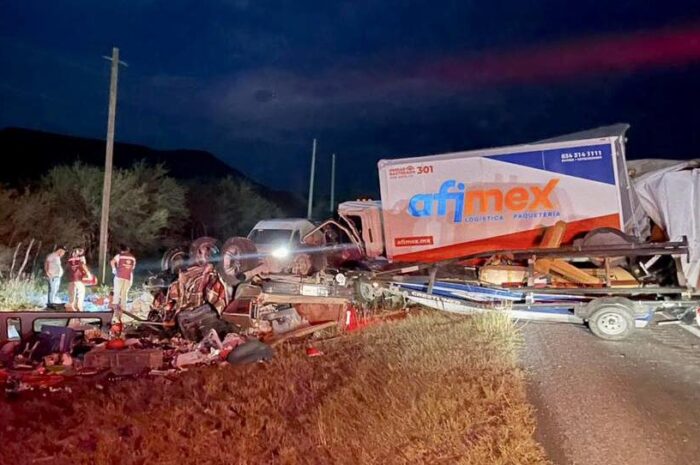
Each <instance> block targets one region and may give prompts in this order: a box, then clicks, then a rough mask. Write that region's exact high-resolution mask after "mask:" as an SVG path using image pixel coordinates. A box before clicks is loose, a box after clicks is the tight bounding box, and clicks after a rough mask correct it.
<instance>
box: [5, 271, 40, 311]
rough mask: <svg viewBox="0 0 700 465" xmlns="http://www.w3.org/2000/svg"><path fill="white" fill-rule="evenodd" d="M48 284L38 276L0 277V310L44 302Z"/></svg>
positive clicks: (37, 304) (9, 309) (27, 306)
mask: <svg viewBox="0 0 700 465" xmlns="http://www.w3.org/2000/svg"><path fill="white" fill-rule="evenodd" d="M47 293H48V284H46V282H45V280H42V279H39V278H34V277H30V278H23V279H19V278H13V279H6V278H0V311H11V310H22V309H32V308H37V306H43V305H44V304H46V296H47Z"/></svg>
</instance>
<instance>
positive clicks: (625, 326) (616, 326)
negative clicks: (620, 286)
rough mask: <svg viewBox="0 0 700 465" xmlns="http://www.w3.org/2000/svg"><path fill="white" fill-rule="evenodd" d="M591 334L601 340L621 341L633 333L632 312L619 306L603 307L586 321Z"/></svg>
mask: <svg viewBox="0 0 700 465" xmlns="http://www.w3.org/2000/svg"><path fill="white" fill-rule="evenodd" d="M588 327H589V328H590V329H591V332H592V333H593V334H595V335H596V336H598V337H599V338H601V339H605V340H608V341H621V340H623V339H626V338H627V337H628V336H629V335H630V334H632V331H634V327H635V323H634V317H633V316H632V312H630V311H629V310H628V309H627V308H625V307H623V306H621V305H614V304H613V305H604V306H601V307H600V308H599V309H597V310H596V311H594V312H593V314H592V315H591V317H590V318H589V319H588Z"/></svg>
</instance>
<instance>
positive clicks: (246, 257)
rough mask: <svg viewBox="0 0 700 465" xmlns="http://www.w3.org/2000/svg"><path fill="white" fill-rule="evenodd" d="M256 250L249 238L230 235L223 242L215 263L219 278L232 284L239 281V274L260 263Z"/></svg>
mask: <svg viewBox="0 0 700 465" xmlns="http://www.w3.org/2000/svg"><path fill="white" fill-rule="evenodd" d="M257 253H258V250H257V248H256V247H255V244H254V243H253V241H251V240H250V239H246V238H245V237H232V238H230V239H229V240H227V241H226V242H225V243H224V246H223V247H222V249H221V257H220V260H219V262H218V263H217V265H216V268H217V270H218V271H219V274H220V275H221V278H222V279H223V280H224V281H225V282H226V283H227V284H230V285H232V286H235V285H236V284H238V283H240V282H241V280H240V276H239V275H240V274H241V273H245V272H246V271H250V270H252V269H253V268H255V267H256V266H258V264H259V263H260V260H259V259H258V255H257Z"/></svg>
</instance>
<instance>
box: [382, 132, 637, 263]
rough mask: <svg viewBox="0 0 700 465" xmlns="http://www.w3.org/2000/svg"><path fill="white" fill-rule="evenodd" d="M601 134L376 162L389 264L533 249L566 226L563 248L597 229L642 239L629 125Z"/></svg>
mask: <svg viewBox="0 0 700 465" xmlns="http://www.w3.org/2000/svg"><path fill="white" fill-rule="evenodd" d="M603 129H604V130H605V131H604V132H603V134H605V136H604V137H584V138H576V137H574V138H568V139H567V138H565V140H560V141H554V142H543V143H534V144H526V145H519V146H511V147H501V148H494V149H486V150H475V151H468V152H455V153H446V154H439V155H432V156H422V157H413V158H401V159H394V160H381V161H379V163H378V167H379V180H380V187H381V197H382V210H383V221H384V237H385V244H386V254H387V258H388V259H389V260H391V261H410V262H426V261H427V262H431V261H437V260H443V259H449V258H454V257H460V256H466V255H470V254H473V253H480V252H484V251H490V250H507V249H520V248H527V247H532V246H535V245H537V244H538V241H539V236H540V235H541V233H542V228H543V227H546V226H551V225H552V224H554V223H555V222H557V221H560V220H561V221H564V222H566V223H567V225H568V226H567V232H566V237H565V238H564V243H567V242H568V241H570V240H571V239H572V238H573V237H574V236H576V235H577V234H579V233H583V232H586V231H590V230H592V229H596V228H601V227H610V228H615V229H619V230H622V231H624V232H626V233H628V234H631V235H634V236H642V235H643V233H642V231H640V228H639V226H638V225H639V224H640V223H639V221H638V220H637V218H636V216H637V215H636V214H635V213H634V211H633V210H634V209H633V206H634V205H635V199H634V198H633V197H632V196H633V195H634V193H633V191H631V190H630V189H629V179H628V175H627V169H626V163H625V150H624V141H625V139H624V131H625V130H626V129H627V126H626V125H624V126H622V127H617V126H615V127H610V128H603ZM611 133H612V134H611ZM589 134H590V133H588V134H585V135H586V136H588V135H589ZM574 136H575V135H574Z"/></svg>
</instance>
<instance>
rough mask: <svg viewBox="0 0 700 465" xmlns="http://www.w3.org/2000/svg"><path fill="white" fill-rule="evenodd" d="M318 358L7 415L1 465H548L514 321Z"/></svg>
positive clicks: (78, 393) (390, 328)
mask: <svg viewBox="0 0 700 465" xmlns="http://www.w3.org/2000/svg"><path fill="white" fill-rule="evenodd" d="M315 346H316V347H317V348H318V349H320V350H321V351H323V352H324V355H323V356H320V357H313V358H310V357H308V356H307V355H306V353H305V351H304V347H303V345H302V346H300V345H297V346H291V347H289V348H287V349H283V350H282V351H278V353H277V354H276V356H275V358H274V360H273V361H272V362H271V363H268V364H265V365H253V366H247V367H231V366H221V367H209V368H203V369H197V370H192V371H190V372H188V373H185V374H183V375H181V376H179V377H177V378H174V379H172V380H166V379H162V378H158V379H139V380H133V381H122V382H119V383H113V384H110V385H107V386H106V387H105V388H104V390H102V391H99V390H96V389H95V388H94V387H88V386H80V387H78V388H77V389H75V390H74V391H73V392H72V393H70V394H69V393H55V394H49V395H48V396H47V397H45V398H42V397H39V398H36V399H32V400H20V401H14V402H11V403H3V404H0V418H2V419H3V422H2V425H1V426H2V428H3V432H2V436H3V441H4V444H3V447H2V448H1V449H0V463H16V464H25V463H41V461H46V463H49V462H50V463H54V464H63V463H71V464H88V463H90V464H108V463H109V464H111V463H121V464H142V463H148V464H149V465H157V464H166V463H168V464H171V463H178V464H187V463H198V464H207V463H211V464H220V463H251V464H252V463H288V464H302V463H303V464H314V463H318V464H322V463H323V464H326V463H341V464H342V463H348V464H351V463H352V464H355V463H358V464H359V463H363V464H372V463H382V464H394V463H450V464H451V463H463V464H489V463H498V464H544V463H546V460H545V459H544V453H543V451H542V449H541V447H540V446H539V445H538V444H537V443H536V442H535V440H534V439H533V437H532V436H533V431H534V429H535V425H534V420H533V415H532V410H531V408H530V406H529V404H528V403H527V400H526V391H525V383H524V377H523V374H522V372H521V371H520V370H519V369H518V368H517V360H516V356H517V355H516V333H515V331H514V329H513V326H512V324H511V323H510V322H509V321H508V320H503V319H493V318H452V317H448V316H444V315H440V314H430V315H427V316H426V315H423V316H417V317H411V318H408V319H406V320H404V321H401V322H395V323H391V324H385V325H382V326H378V327H374V328H370V329H367V330H364V331H362V332H358V333H354V334H351V335H346V336H343V337H340V338H336V339H333V340H329V341H326V342H318V343H316V344H315ZM37 459H38V460H39V461H40V462H36V460H37Z"/></svg>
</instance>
